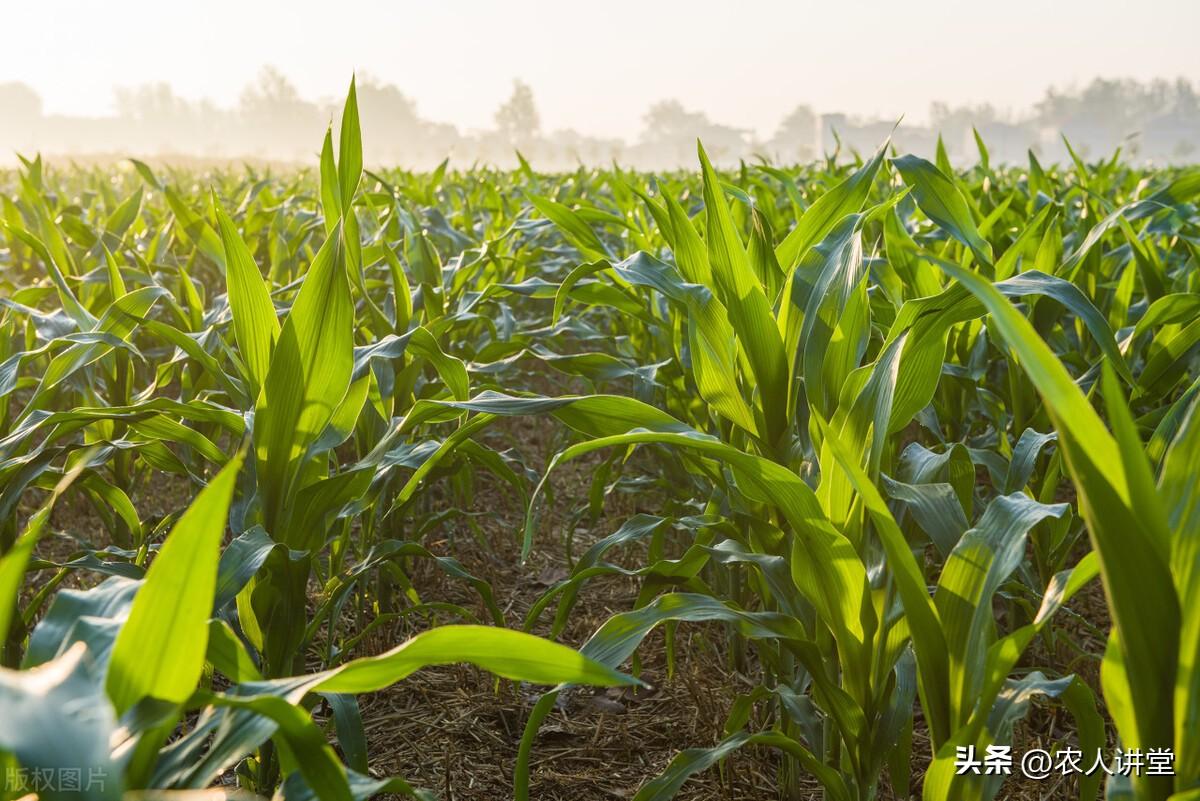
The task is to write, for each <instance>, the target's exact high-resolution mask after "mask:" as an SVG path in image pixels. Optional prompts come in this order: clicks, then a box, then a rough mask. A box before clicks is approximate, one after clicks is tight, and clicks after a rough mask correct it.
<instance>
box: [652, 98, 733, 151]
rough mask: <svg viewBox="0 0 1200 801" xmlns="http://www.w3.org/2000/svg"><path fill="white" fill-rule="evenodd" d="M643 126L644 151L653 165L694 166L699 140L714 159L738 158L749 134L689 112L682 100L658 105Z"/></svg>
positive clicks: (656, 104) (660, 102) (661, 101)
mask: <svg viewBox="0 0 1200 801" xmlns="http://www.w3.org/2000/svg"><path fill="white" fill-rule="evenodd" d="M642 122H643V124H644V125H645V128H644V130H643V132H642V137H641V149H642V151H643V158H644V159H646V160H648V162H649V163H662V162H664V161H665V162H667V163H670V164H672V165H675V166H684V165H689V164H694V163H695V160H696V140H697V139H699V140H700V141H701V142H703V143H704V149H705V150H706V151H707V152H708V154H709V156H711V157H713V158H736V157H739V156H741V155H743V153H744V151H745V150H746V132H745V131H742V130H740V129H738V128H731V127H730V126H728V125H720V124H718V123H714V122H712V121H711V120H709V119H708V115H706V114H704V113H703V112H700V111H688V110H687V109H686V108H684V107H683V104H682V103H680V102H679V101H678V100H660V101H659V102H657V103H655V104H654V105H653V106H651V107H650V109H649V110H648V111H647V112H646V113H645V115H643V117H642Z"/></svg>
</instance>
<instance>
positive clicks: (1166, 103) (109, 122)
mask: <svg viewBox="0 0 1200 801" xmlns="http://www.w3.org/2000/svg"><path fill="white" fill-rule="evenodd" d="M358 94H359V106H360V109H361V113H362V118H363V120H362V123H363V130H364V132H365V137H364V146H365V149H366V156H367V158H368V160H369V161H370V162H371V163H374V164H398V165H404V166H409V167H415V168H427V167H430V166H432V165H434V164H436V163H437V162H439V161H441V160H442V159H443V158H446V157H450V158H451V159H452V160H453V161H454V162H455V163H457V164H460V165H466V164H471V163H475V162H483V163H491V164H497V165H501V166H510V165H511V164H513V163H514V162H515V155H514V151H515V150H519V151H520V152H521V153H522V154H523V155H524V156H525V157H526V158H528V159H529V160H530V161H532V162H533V163H534V164H535V165H537V166H538V167H539V168H542V169H565V168H571V167H573V166H575V165H576V164H578V163H588V164H598V163H608V162H610V161H613V160H616V161H619V162H621V163H623V164H628V165H630V166H635V167H644V168H664V167H677V166H690V165H692V164H693V162H694V160H695V141H696V139H697V138H700V139H702V140H703V141H704V143H705V147H706V149H708V151H709V153H710V154H711V155H713V156H714V157H715V158H717V159H719V160H720V161H722V162H725V163H731V162H736V161H737V160H738V159H752V158H755V157H766V158H770V159H772V160H775V161H782V162H792V161H806V160H811V159H814V158H819V157H821V156H827V155H832V154H838V155H841V156H849V155H851V154H852V153H853V152H859V153H866V152H869V151H871V150H873V149H874V148H875V147H877V146H878V144H879V143H880V142H882V141H883V140H884V139H885V138H886V137H887V136H889V135H892V136H893V139H894V141H895V143H896V147H897V148H898V149H900V150H906V151H911V152H916V153H923V154H931V153H932V152H933V151H934V149H935V147H936V143H937V137H938V135H939V134H940V135H941V137H942V139H943V142H944V145H945V147H946V149H947V151H948V153H949V154H950V156H951V158H956V159H960V160H973V159H974V158H976V154H977V150H976V145H975V137H974V131H978V133H979V135H980V136H981V137H982V139H983V141H984V142H985V143H986V144H987V147H988V150H989V152H990V156H991V158H992V159H993V160H995V161H1007V162H1016V161H1023V160H1024V159H1025V158H1026V152H1027V151H1028V150H1033V151H1034V152H1035V153H1037V154H1038V155H1039V156H1040V157H1043V158H1047V159H1049V160H1059V159H1062V158H1063V157H1065V155H1066V154H1065V149H1064V146H1063V144H1062V137H1063V136H1065V137H1067V138H1068V139H1069V140H1070V142H1071V144H1072V146H1073V147H1074V148H1075V149H1076V151H1077V152H1079V153H1081V154H1082V155H1084V156H1086V157H1092V158H1099V157H1104V156H1108V155H1111V153H1112V152H1113V151H1115V150H1116V148H1118V147H1121V148H1123V151H1124V152H1125V154H1126V155H1127V156H1129V157H1131V158H1133V159H1135V160H1137V161H1153V162H1157V163H1165V162H1171V163H1177V162H1190V161H1195V160H1197V159H1198V158H1200V152H1198V151H1197V148H1198V147H1200V94H1198V93H1197V90H1196V88H1195V87H1194V86H1193V85H1192V83H1191V82H1190V81H1188V80H1185V79H1182V78H1181V79H1179V80H1176V81H1166V80H1157V81H1152V82H1149V83H1143V82H1138V81H1134V80H1110V79H1102V78H1097V79H1095V80H1093V81H1092V82H1091V83H1090V84H1087V85H1086V86H1084V87H1082V88H1072V89H1056V88H1051V89H1048V90H1047V91H1046V93H1045V95H1044V97H1043V98H1042V100H1040V101H1039V102H1038V103H1037V104H1035V106H1034V107H1033V108H1032V109H1029V110H1028V111H1026V112H1025V113H1023V114H1019V115H1005V114H1002V113H1000V112H998V111H997V110H996V109H994V108H993V107H992V106H989V105H979V106H971V107H958V108H952V107H950V106H948V105H946V104H944V103H934V104H933V105H932V106H931V108H930V113H929V124H928V125H924V126H921V125H912V124H908V123H902V124H901V125H899V126H898V127H897V126H896V121H895V120H888V119H879V118H861V117H851V116H848V115H845V114H838V113H823V114H822V113H817V112H816V111H814V110H813V109H812V108H811V107H809V106H806V105H799V106H797V107H796V108H794V109H793V110H792V111H791V112H790V113H788V114H787V115H786V116H784V117H783V119H782V120H781V121H780V123H779V126H778V128H777V129H776V131H775V132H774V134H773V135H772V136H771V137H770V138H769V139H766V140H762V139H760V138H759V137H757V136H756V135H755V134H754V132H752V131H749V130H745V129H741V128H737V127H733V126H729V125H724V124H721V123H719V122H715V121H713V120H711V119H709V117H708V115H707V114H705V113H704V112H702V111H696V110H692V109H688V108H686V107H685V106H683V105H682V104H681V103H680V102H679V101H677V100H671V99H667V100H662V101H660V102H658V103H655V104H654V105H653V106H651V107H650V108H649V109H648V110H647V111H646V113H645V115H644V116H643V129H642V131H641V133H640V135H639V136H638V137H637V139H636V140H634V141H632V142H629V141H625V140H622V139H615V138H602V137H596V136H591V135H588V134H586V133H581V132H578V131H575V130H571V129H565V130H556V131H545V130H543V127H542V124H541V117H540V115H539V113H538V109H537V103H536V99H535V98H534V95H533V91H532V89H531V88H530V87H529V86H528V85H527V84H525V83H523V82H521V81H515V82H514V85H513V91H512V94H511V96H510V97H509V98H508V99H507V100H506V101H505V102H504V103H503V104H501V105H500V107H499V108H497V109H496V112H495V115H494V117H493V121H494V126H493V127H492V128H490V129H487V130H482V131H462V130H459V129H458V128H456V127H455V126H453V125H450V124H447V123H440V122H434V121H431V120H427V119H424V118H423V117H421V115H420V114H419V113H418V110H417V105H416V103H415V101H413V99H412V98H410V97H408V96H407V95H405V94H404V93H403V91H401V89H400V88H398V87H397V86H395V85H393V84H389V83H385V82H383V81H380V80H378V79H376V78H373V77H371V76H368V75H360V76H359V79H358ZM115 101H116V102H115V114H113V115H110V116H105V117H70V116H62V115H55V114H45V113H44V111H43V108H42V101H41V98H40V97H39V96H38V95H37V93H36V92H35V91H33V90H32V89H31V88H30V87H28V86H26V85H25V84H21V83H3V84H0V159H6V158H7V157H8V156H10V155H11V154H12V153H13V152H14V151H15V152H21V153H26V152H28V153H32V152H42V153H46V154H71V155H76V156H89V157H93V156H94V157H105V156H126V155H140V156H162V157H166V156H194V157H200V158H213V159H228V158H257V159H263V160H274V161H304V162H306V163H308V162H311V159H312V155H313V151H314V149H315V146H316V143H318V142H319V141H320V134H321V131H322V129H323V128H324V126H325V125H326V124H328V122H329V121H330V120H331V119H332V118H333V117H334V116H335V114H336V108H337V104H336V103H333V102H317V101H312V100H309V99H306V98H304V97H302V96H301V95H300V93H299V92H298V91H297V89H296V87H295V85H294V84H293V83H292V82H291V81H290V80H288V78H287V77H286V76H284V75H283V74H282V73H281V72H279V71H278V70H276V69H274V68H271V67H266V68H264V69H263V70H262V71H261V73H260V74H259V75H258V77H257V78H256V80H255V81H254V82H253V83H251V84H250V85H249V86H247V87H246V88H245V89H244V90H243V92H242V94H241V97H240V99H239V101H238V103H237V105H236V106H234V107H233V108H222V107H218V106H216V105H214V104H213V103H211V102H208V101H199V102H196V101H190V100H187V99H184V98H181V97H179V96H178V95H177V94H175V92H174V91H173V89H172V88H171V87H170V86H169V85H168V84H165V83H153V84H146V85H143V86H138V87H135V88H124V89H118V90H116V94H115ZM335 122H336V120H335Z"/></svg>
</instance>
